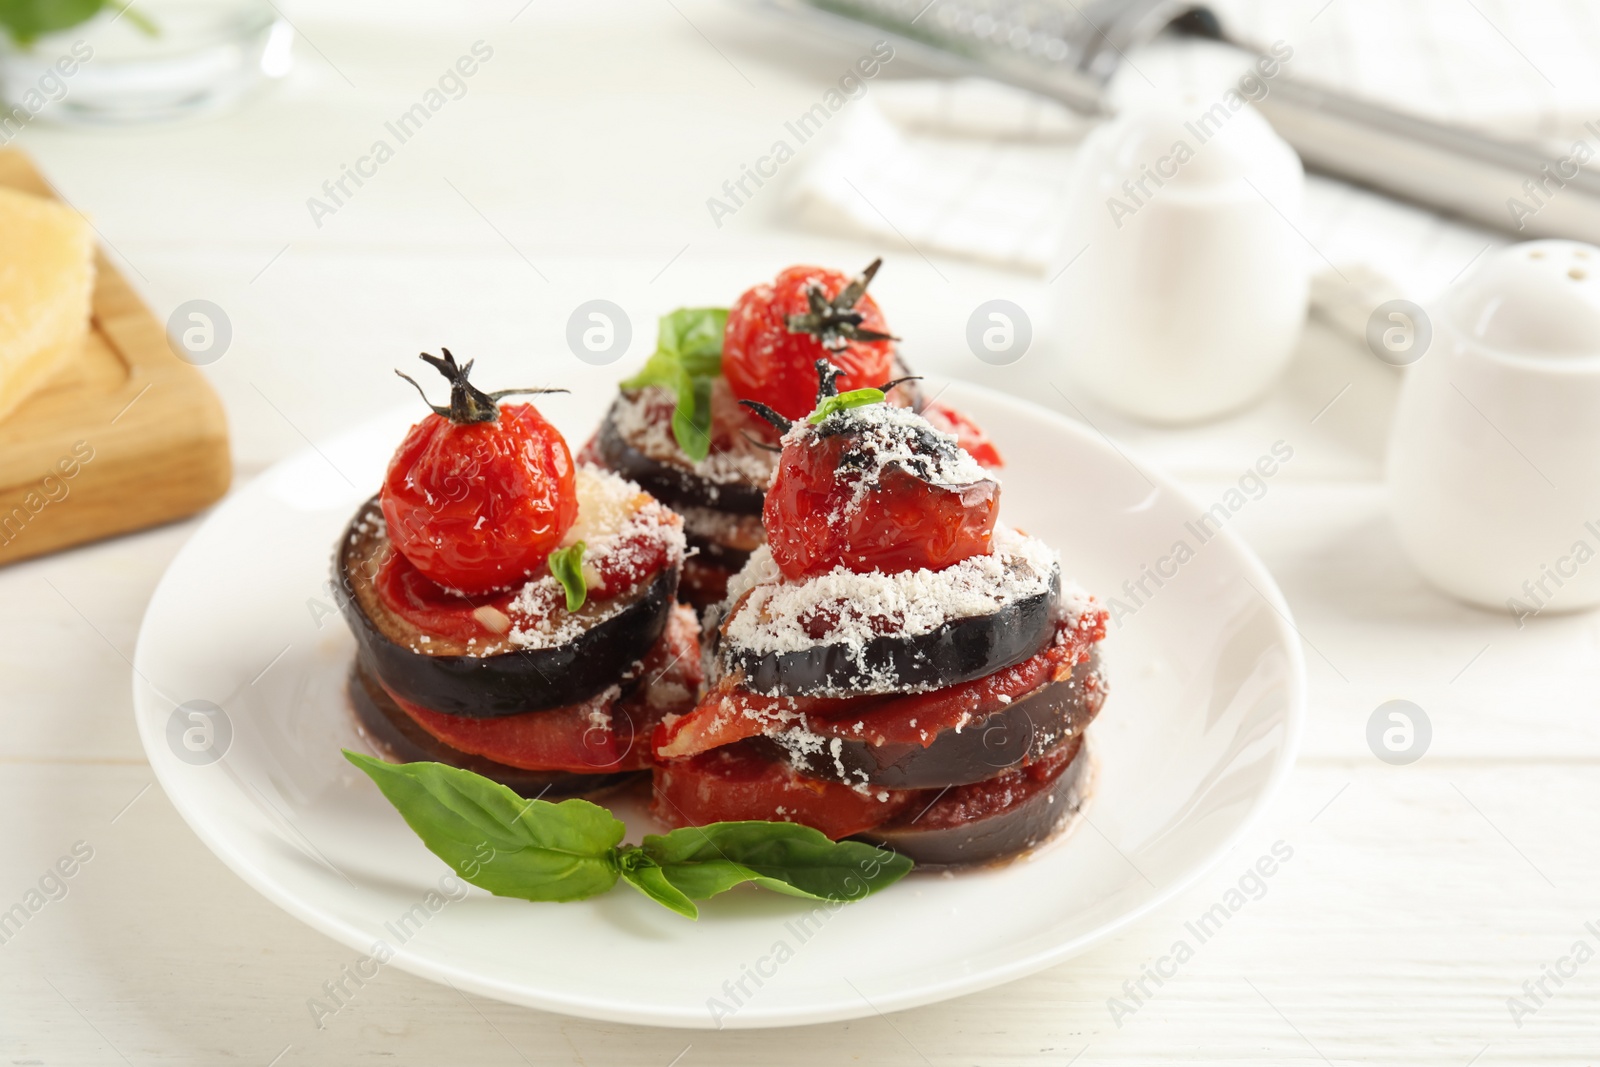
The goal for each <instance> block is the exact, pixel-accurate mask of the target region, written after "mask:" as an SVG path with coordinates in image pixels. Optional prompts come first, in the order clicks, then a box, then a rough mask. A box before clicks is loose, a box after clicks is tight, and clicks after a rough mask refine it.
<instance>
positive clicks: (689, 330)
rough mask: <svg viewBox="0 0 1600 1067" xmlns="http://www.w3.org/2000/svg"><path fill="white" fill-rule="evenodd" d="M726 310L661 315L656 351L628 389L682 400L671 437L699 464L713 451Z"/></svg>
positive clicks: (626, 385)
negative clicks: (714, 395)
mask: <svg viewBox="0 0 1600 1067" xmlns="http://www.w3.org/2000/svg"><path fill="white" fill-rule="evenodd" d="M727 325H728V310H727V308H679V309H678V310H676V311H674V312H671V313H670V314H667V315H663V316H661V320H660V322H659V323H658V324H657V326H656V350H655V352H654V353H653V354H652V355H651V356H650V358H649V359H648V360H646V361H645V365H644V369H643V370H641V371H640V372H639V373H638V374H635V375H634V376H633V377H632V378H629V379H628V380H627V381H625V382H623V383H622V388H624V389H642V388H644V387H645V386H647V385H657V386H660V387H661V388H663V389H668V390H671V392H672V394H673V396H674V397H676V398H677V401H678V404H677V407H676V408H674V409H673V412H672V436H673V437H674V438H675V439H676V440H677V442H678V447H679V448H681V449H683V452H684V455H686V456H688V457H689V458H690V459H692V460H695V461H697V462H698V461H699V460H702V459H705V458H706V456H707V455H709V454H710V452H711V383H712V382H714V381H716V379H717V377H718V376H719V375H721V374H722V332H723V330H724V329H726V327H727Z"/></svg>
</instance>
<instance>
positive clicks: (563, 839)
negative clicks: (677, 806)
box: [344, 749, 911, 919]
mask: <svg viewBox="0 0 1600 1067" xmlns="http://www.w3.org/2000/svg"><path fill="white" fill-rule="evenodd" d="M344 755H345V758H346V759H348V760H349V761H350V762H351V763H353V764H355V765H356V766H357V767H359V768H361V770H363V771H365V772H366V774H367V776H368V777H370V778H371V779H372V780H373V781H374V782H376V783H377V786H378V788H379V790H381V791H382V792H383V795H384V796H385V797H387V798H388V800H389V803H391V804H393V805H394V806H395V808H396V810H398V811H399V812H400V816H401V818H403V819H405V821H406V824H407V825H408V826H410V827H411V829H412V830H414V831H416V834H417V836H418V837H420V838H422V843H423V844H424V845H426V846H427V847H428V850H429V851H430V852H432V853H433V854H434V855H435V856H438V857H439V858H440V859H442V860H444V861H445V862H446V863H448V864H449V865H450V867H451V869H452V870H454V871H455V872H456V873H457V874H459V875H460V876H461V878H462V879H463V880H465V881H468V882H471V883H472V884H473V885H475V886H479V887H480V888H483V889H487V890H488V891H489V892H491V893H493V894H495V895H496V896H502V897H518V898H520V899H523V900H540V901H548V900H554V901H567V900H583V899H585V898H588V897H592V896H596V895H598V894H600V893H604V892H607V891H608V890H610V889H611V888H612V887H613V886H614V885H616V884H617V881H618V879H621V880H623V881H625V882H627V883H628V884H629V885H631V886H633V887H634V888H635V889H637V890H638V891H639V892H641V893H643V894H644V895H645V896H647V897H649V898H650V899H651V900H654V901H656V902H657V903H658V904H661V905H663V906H665V907H668V908H671V909H672V910H673V911H675V912H677V913H678V914H680V915H684V916H687V917H688V918H690V919H694V918H698V917H699V914H700V910H699V908H698V907H696V906H695V903H694V902H695V901H697V900H706V899H708V898H710V897H714V896H716V895H717V894H719V893H724V892H726V891H728V890H729V889H732V888H733V887H734V886H737V885H743V884H744V883H745V882H752V883H754V884H756V885H759V886H763V887H765V888H767V889H772V890H775V891H777V892H779V893H785V894H788V895H789V896H793V897H804V898H806V899H808V900H837V901H853V900H861V899H863V898H865V897H868V896H870V895H872V894H873V893H876V892H877V891H878V890H880V889H883V888H885V887H886V886H890V885H893V884H894V883H895V882H898V881H899V880H900V879H901V878H903V877H905V875H906V874H907V872H909V871H910V870H911V861H910V860H908V859H906V858H905V857H904V856H902V855H900V854H899V853H896V852H891V851H889V850H887V849H883V848H879V847H877V846H875V845H868V844H864V843H862V842H859V841H830V840H828V838H827V837H826V836H825V835H824V834H822V833H820V832H819V831H817V830H813V829H812V828H811V827H809V826H797V825H796V824H794V823H787V822H753V821H752V822H719V823H712V824H710V825H709V826H688V827H683V828H681V829H677V830H673V831H671V832H670V833H665V834H649V835H647V836H646V837H645V838H644V840H643V841H642V842H641V843H640V844H637V845H624V844H622V835H623V832H624V827H623V825H622V823H621V821H620V820H618V819H617V818H615V817H614V816H613V815H612V814H611V812H609V811H607V810H606V809H605V808H602V807H600V806H599V805H598V804H591V803H589V802H588V801H587V800H563V801H561V802H560V803H559V804H555V803H551V802H550V801H547V800H527V799H524V798H523V797H521V796H518V795H517V794H516V793H514V792H512V791H511V790H510V789H508V788H507V787H505V786H503V785H500V784H499V783H498V782H492V781H490V780H489V779H487V778H484V777H482V776H481V775H477V774H473V773H472V772H471V771H464V770H461V769H460V768H459V767H451V766H448V765H446V764H443V763H403V764H393V763H385V762H384V761H383V760H380V759H374V758H373V757H371V756H366V755H363V754H361V753H359V752H351V751H350V750H349V749H346V750H345V752H344Z"/></svg>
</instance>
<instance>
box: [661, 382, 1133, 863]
mask: <svg viewBox="0 0 1600 1067" xmlns="http://www.w3.org/2000/svg"><path fill="white" fill-rule="evenodd" d="M816 371H817V373H816V377H817V380H818V382H819V395H818V397H817V400H816V402H815V410H814V411H812V412H811V413H809V414H808V415H806V416H804V417H802V418H800V419H798V420H795V421H791V420H790V419H789V418H787V417H786V416H784V415H782V414H781V413H779V412H777V411H775V410H773V409H772V408H771V407H770V406H768V405H765V404H763V403H761V402H753V403H749V404H747V406H748V407H750V408H752V409H753V410H755V411H756V412H758V413H759V414H760V415H761V416H763V417H764V418H765V419H767V420H768V421H769V422H770V423H771V424H772V426H773V429H774V433H775V435H777V437H778V440H779V441H780V442H781V448H782V451H781V453H780V454H779V455H778V457H777V464H776V468H775V472H774V474H773V477H772V482H771V485H770V488H769V489H768V491H767V493H766V495H765V499H764V504H763V518H764V522H765V528H766V533H767V542H768V543H767V544H766V545H765V546H762V547H760V548H757V549H755V550H753V551H752V553H751V556H750V559H749V561H748V563H747V564H746V565H745V566H744V568H743V569H742V570H741V571H740V572H739V573H738V574H737V575H736V576H734V577H733V578H732V579H731V581H730V582H729V586H728V592H727V597H726V599H725V600H724V601H723V602H721V603H720V604H718V605H717V606H715V607H714V608H713V609H711V611H710V613H709V614H708V617H707V620H706V631H705V637H704V639H705V640H706V641H707V642H708V645H709V647H708V653H707V658H708V668H707V671H708V679H707V680H708V682H709V684H710V689H709V690H708V691H707V693H706V695H705V696H704V697H703V698H702V699H701V701H700V703H699V704H698V705H697V706H696V707H695V708H694V709H693V710H692V711H690V712H689V713H687V714H683V715H679V714H669V715H667V716H666V717H664V719H663V720H662V722H661V724H660V725H659V726H658V727H657V729H656V731H655V736H654V748H655V755H656V758H657V760H658V764H657V766H656V768H655V771H654V810H655V814H656V815H657V817H658V818H660V819H661V820H662V821H664V822H666V823H668V824H669V825H675V826H682V825H699V824H703V823H709V822H717V821H724V820H739V819H779V820H783V819H787V820H791V821H795V822H801V823H805V824H807V825H810V826H813V827H815V828H817V829H819V830H821V831H822V832H823V833H825V834H827V835H828V836H829V837H832V838H835V839H838V838H845V837H858V838H861V839H864V840H868V841H877V842H882V843H884V844H887V845H890V846H892V847H893V848H894V849H896V850H897V851H899V852H902V853H903V854H905V855H907V856H909V857H910V858H912V859H913V860H915V861H916V862H917V864H918V865H919V866H922V867H935V868H938V867H959V866H968V865H973V864H982V863H990V862H994V861H997V860H1001V859H1004V858H1006V857H1010V856H1014V855H1016V854H1018V853H1020V852H1024V851H1026V850H1028V849H1030V848H1033V847H1034V846H1035V845H1037V844H1039V843H1040V842H1041V841H1043V840H1044V839H1046V838H1047V837H1049V836H1050V835H1051V834H1052V833H1053V832H1054V831H1055V830H1056V829H1057V828H1058V827H1060V826H1061V825H1062V824H1063V823H1064V822H1065V821H1066V820H1067V818H1068V817H1069V816H1070V815H1071V814H1072V813H1074V812H1076V811H1077V810H1078V809H1079V807H1080V806H1081V804H1082V802H1083V799H1084V796H1085V794H1086V791H1087V787H1088V782H1089V777H1090V772H1089V768H1090V759H1089V756H1088V753H1087V750H1086V749H1085V747H1084V729H1085V727H1086V726H1088V724H1089V723H1090V721H1091V720H1092V719H1093V718H1094V717H1095V715H1096V714H1098V713H1099V711H1100V708H1101V706H1102V704H1103V703H1104V700H1105V695H1106V686H1105V682H1104V679H1103V677H1102V675H1101V671H1100V664H1099V658H1098V656H1097V654H1096V646H1097V643H1098V642H1099V641H1100V640H1101V639H1102V638H1103V637H1104V635H1105V621H1106V615H1105V613H1104V612H1103V611H1102V610H1100V609H1099V607H1098V606H1097V605H1096V604H1095V602H1094V601H1093V600H1092V599H1091V598H1090V597H1089V596H1088V595H1087V594H1086V593H1084V592H1082V591H1081V590H1079V589H1077V588H1075V587H1068V588H1064V587H1063V583H1062V579H1061V573H1060V563H1059V558H1058V556H1057V554H1056V553H1055V552H1054V551H1053V550H1052V549H1050V548H1049V547H1048V546H1047V545H1045V544H1044V543H1043V542H1041V541H1039V540H1037V539H1035V538H1032V537H1028V536H1026V535H1024V534H1022V533H1020V532H1018V531H1015V530H1012V529H1010V528H1008V527H1005V526H1002V525H1000V524H999V523H998V517H999V502H1000V486H999V483H998V482H997V481H996V480H995V478H994V476H993V474H992V471H991V470H990V469H988V468H986V467H984V466H983V465H982V464H980V463H979V462H977V460H976V459H974V457H973V456H972V455H971V454H970V453H968V452H967V451H966V450H964V449H963V448H962V447H961V445H960V442H959V440H958V438H957V437H956V436H954V435H952V434H949V433H946V432H943V431H941V430H939V429H937V428H935V427H934V426H933V425H932V424H931V423H930V422H929V420H927V419H926V418H924V417H923V416H922V415H919V414H917V413H916V412H915V411H913V410H910V409H909V408H901V407H896V406H894V405H891V404H888V403H885V396H884V392H883V391H882V390H881V389H875V388H858V389H855V390H847V391H844V392H842V393H841V392H840V390H839V389H838V387H837V385H838V380H839V379H840V378H842V375H841V374H839V373H838V372H837V370H836V368H833V367H831V366H830V365H829V364H828V363H827V362H825V361H821V362H819V363H818V365H817V367H816Z"/></svg>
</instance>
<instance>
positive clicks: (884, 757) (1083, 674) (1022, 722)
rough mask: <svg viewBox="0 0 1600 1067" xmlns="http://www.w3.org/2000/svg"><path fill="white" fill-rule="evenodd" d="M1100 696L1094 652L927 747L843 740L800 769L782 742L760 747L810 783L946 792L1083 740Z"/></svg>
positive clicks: (811, 757)
mask: <svg viewBox="0 0 1600 1067" xmlns="http://www.w3.org/2000/svg"><path fill="white" fill-rule="evenodd" d="M1105 698H1106V688H1105V683H1104V681H1103V679H1102V678H1101V675H1100V656H1099V653H1098V652H1095V651H1091V652H1090V654H1089V657H1088V658H1087V659H1086V660H1084V661H1083V662H1082V663H1079V664H1078V665H1077V666H1076V667H1074V668H1073V670H1072V675H1071V676H1070V677H1068V678H1066V679H1064V680H1062V681H1059V682H1048V683H1046V684H1045V685H1042V686H1040V687H1039V688H1038V689H1035V690H1034V691H1033V692H1031V693H1028V694H1027V695H1025V696H1022V697H1019V698H1017V699H1016V700H1014V701H1012V702H1011V703H1010V704H1007V705H1006V706H1005V707H1003V708H1001V709H1000V710H998V711H996V712H994V713H993V714H991V715H988V716H986V717H985V718H983V719H981V720H979V721H977V722H970V723H967V724H966V725H965V726H963V727H962V728H961V729H960V730H953V729H951V730H944V731H942V732H941V733H939V734H938V735H937V736H936V737H935V738H934V739H933V741H932V742H930V743H929V744H928V745H927V746H926V747H924V746H922V745H920V744H914V743H912V744H894V745H873V744H870V743H868V742H866V741H861V740H857V739H853V738H840V739H839V741H840V744H839V747H838V748H837V749H834V748H832V747H830V748H829V751H828V752H827V753H825V754H821V755H809V756H807V757H804V762H805V766H800V765H799V764H798V763H797V761H796V759H795V757H793V756H791V755H790V754H789V753H788V752H787V751H786V750H785V749H784V748H782V747H781V746H780V743H779V742H777V741H774V740H771V739H765V740H764V743H765V745H766V746H768V747H769V751H771V752H772V753H773V754H774V756H775V758H779V759H783V760H785V761H786V762H788V763H790V764H791V765H793V766H794V767H795V769H796V770H798V771H799V772H800V773H802V774H804V775H806V776H808V777H811V778H821V779H825V780H827V781H834V782H844V783H845V784H847V785H870V786H881V787H883V788H887V789H943V788H945V787H954V786H960V785H968V784H971V783H973V782H981V781H985V780H986V779H989V778H995V777H998V776H999V775H1001V774H1004V773H1005V772H1006V771H1008V770H1010V769H1011V768H1013V767H1017V766H1020V765H1022V764H1025V763H1031V762H1033V761H1035V760H1038V759H1040V758H1042V757H1044V756H1045V755H1046V754H1048V753H1050V752H1053V751H1056V750H1057V749H1059V748H1060V747H1061V746H1062V745H1063V744H1066V743H1067V742H1068V741H1070V740H1071V739H1073V738H1077V737H1081V736H1082V735H1083V731H1084V729H1085V728H1086V727H1088V725H1089V723H1090V722H1091V721H1093V719H1094V717H1095V716H1096V715H1098V714H1099V713H1100V708H1101V706H1102V705H1103V704H1104V703H1105ZM828 740H829V741H830V742H831V741H832V740H833V738H832V736H830V737H829V738H828Z"/></svg>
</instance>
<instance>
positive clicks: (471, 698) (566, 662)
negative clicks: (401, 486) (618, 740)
mask: <svg viewBox="0 0 1600 1067" xmlns="http://www.w3.org/2000/svg"><path fill="white" fill-rule="evenodd" d="M381 517H382V512H381V511H380V509H379V507H378V503H377V498H376V497H374V498H373V499H371V500H369V501H367V503H366V504H364V505H363V506H362V507H361V509H360V510H358V511H357V512H356V515H355V517H354V518H353V519H352V520H351V521H350V525H349V526H348V527H347V528H346V530H345V533H344V536H343V537H341V538H340V540H339V547H338V549H337V550H336V551H335V553H334V586H335V589H336V591H337V593H338V600H339V610H340V611H341V612H342V613H343V615H344V617H345V620H346V621H347V622H348V623H349V624H350V629H351V631H352V632H354V634H355V636H356V644H357V646H358V647H359V650H360V652H359V654H360V656H361V657H362V658H363V659H364V660H365V661H366V663H367V664H368V666H369V667H370V668H371V669H372V670H374V671H376V672H377V675H378V677H379V678H381V679H382V680H383V684H384V685H386V686H388V687H389V689H390V690H391V691H393V692H394V693H395V694H396V695H397V696H399V697H400V698H401V699H402V700H407V701H410V702H411V703H413V704H419V705H421V706H422V707H425V708H431V709H433V710H435V711H441V712H444V713H445V714H447V715H462V716H466V717H467V718H474V719H493V718H499V717H500V716H503V715H520V714H522V713H523V712H527V711H542V710H544V709H546V708H559V707H564V706H566V705H568V704H577V703H579V702H581V701H584V700H588V699H589V698H590V697H592V696H594V695H595V694H596V693H599V692H601V691H602V690H604V689H606V688H607V687H608V686H611V685H615V684H616V683H617V680H618V679H619V678H621V677H622V676H623V674H625V673H626V672H627V670H628V668H629V667H631V666H632V665H633V664H634V663H637V662H638V661H639V660H641V659H643V658H644V656H645V654H646V653H647V652H649V651H650V648H651V646H653V645H654V644H655V643H656V640H657V639H658V638H660V636H661V631H662V630H663V629H665V628H666V625H667V616H668V614H669V613H670V612H671V610H672V605H673V603H674V597H675V595H676V593H677V589H678V569H677V568H676V567H668V568H666V569H664V570H663V571H662V572H661V573H660V574H659V575H657V576H656V578H655V579H654V580H653V581H651V583H650V584H649V586H647V587H646V588H645V590H644V591H643V593H642V594H639V595H638V596H637V599H635V600H634V602H633V603H631V604H629V605H628V606H627V607H625V608H623V609H622V610H621V611H620V612H618V613H617V614H616V615H613V616H612V617H611V618H609V619H606V620H605V621H603V622H600V623H597V624H596V625H594V626H592V627H590V628H589V629H588V630H585V631H584V632H583V633H582V634H581V635H579V636H578V637H577V638H576V639H575V640H573V641H571V642H568V643H567V644H565V645H561V646H560V647H558V648H548V649H546V648H540V649H519V650H516V651H511V652H504V653H500V654H498V655H490V656H461V655H428V654H426V653H422V652H416V651H413V650H412V649H410V648H408V647H406V646H405V645H403V644H400V643H399V642H397V641H395V640H393V639H392V638H391V637H390V636H388V635H387V634H385V633H384V631H383V628H382V627H381V626H380V625H379V624H378V623H377V622H376V621H374V620H373V619H372V618H371V617H370V616H368V614H367V612H366V611H365V610H364V608H363V606H362V604H361V602H360V599H359V596H358V592H357V583H358V582H370V575H368V574H367V573H365V571H366V570H367V569H369V568H366V567H364V566H363V563H365V562H366V561H369V560H374V559H377V558H378V556H377V555H376V550H377V549H379V548H381V547H382V546H381V545H380V544H379V543H378V538H379V537H380V536H381V535H379V534H377V533H376V532H375V530H374V524H375V523H376V522H378V521H380V520H381Z"/></svg>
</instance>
